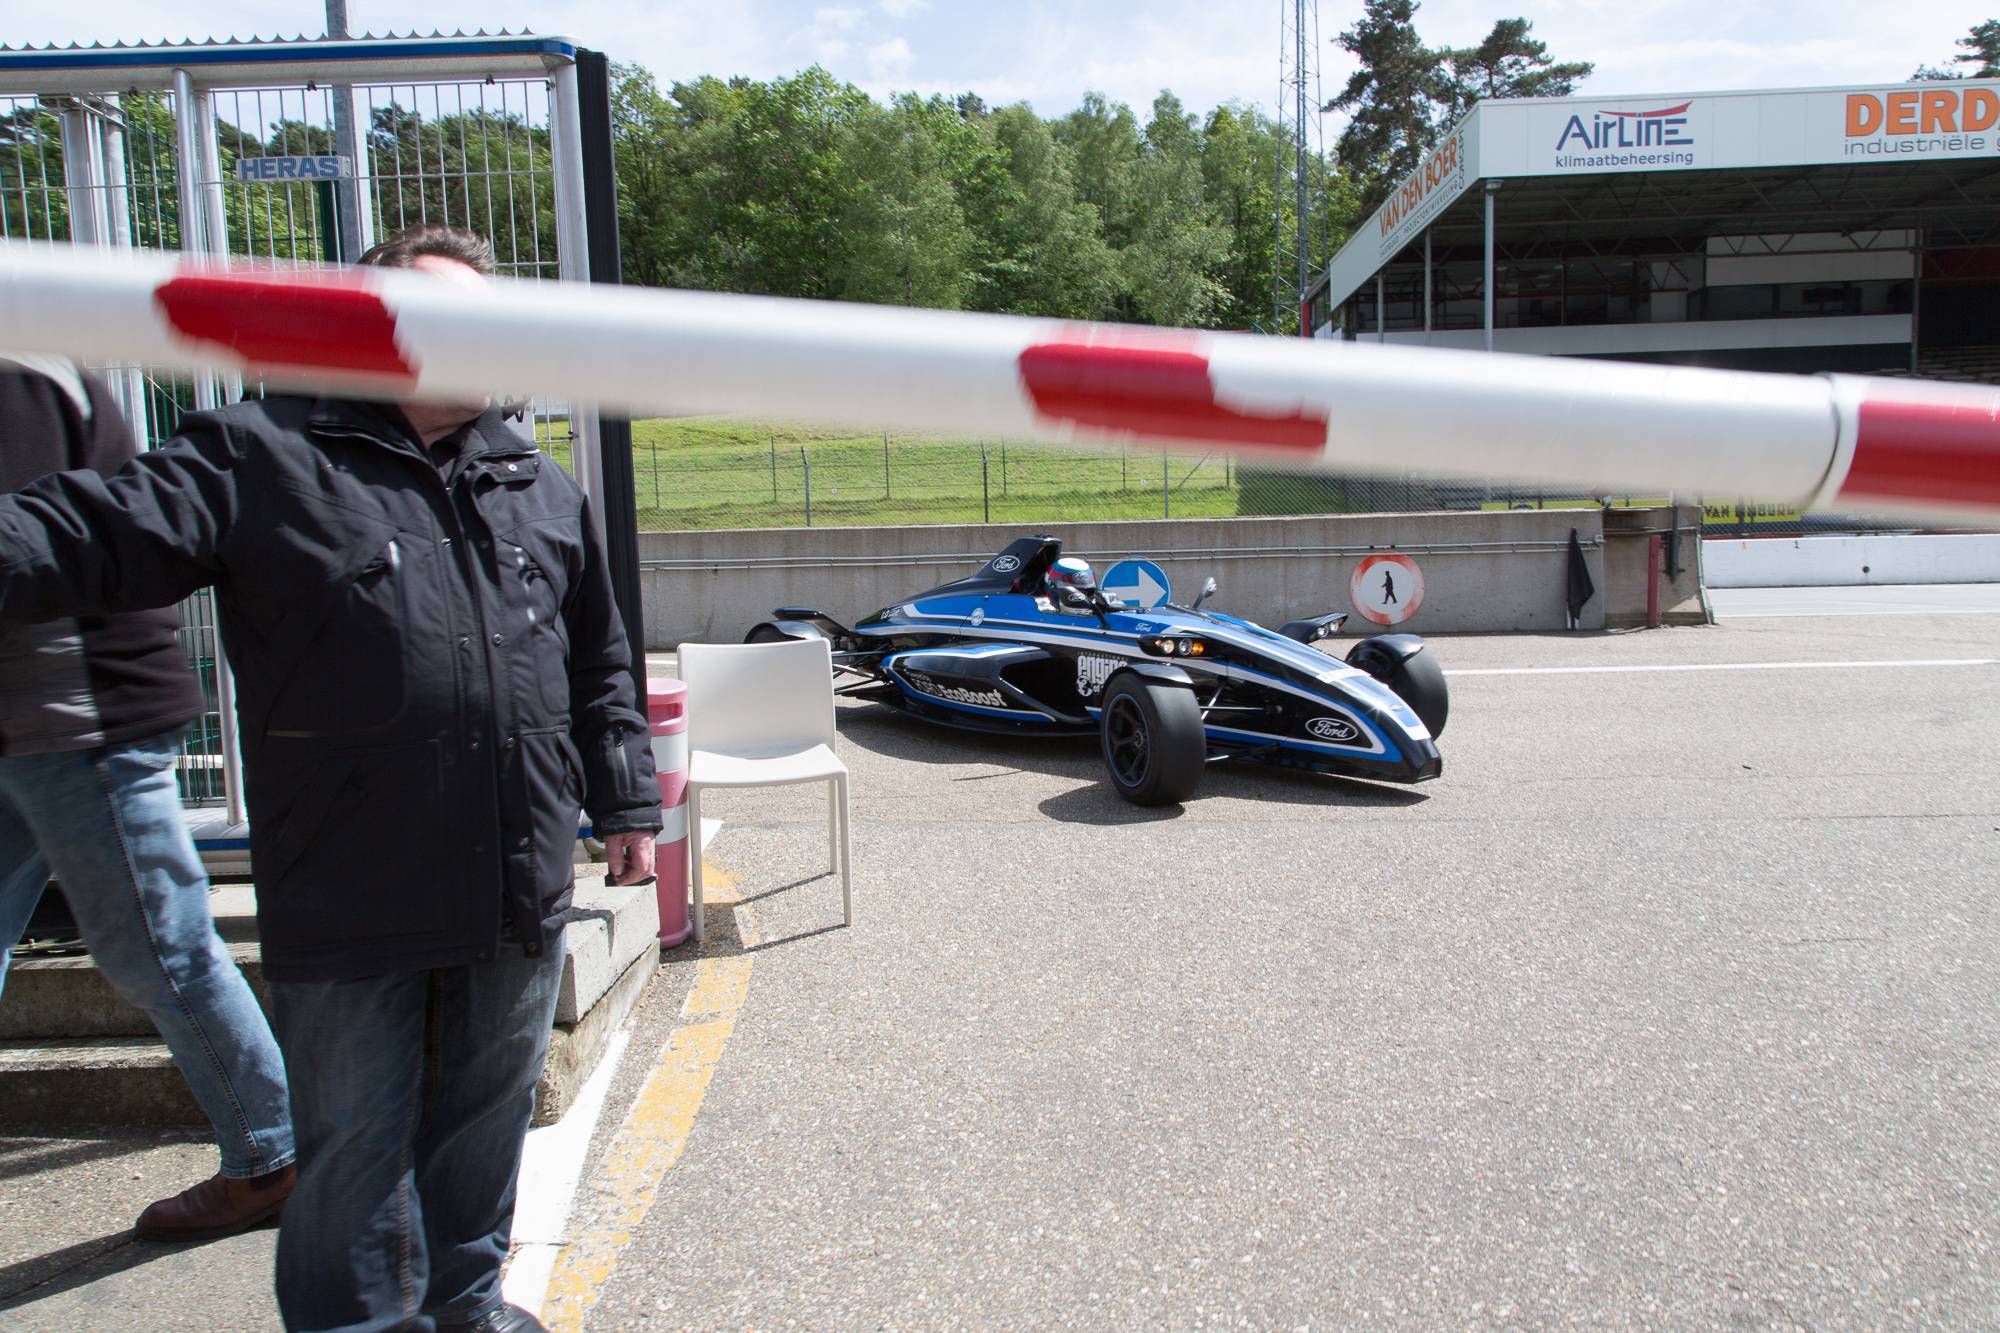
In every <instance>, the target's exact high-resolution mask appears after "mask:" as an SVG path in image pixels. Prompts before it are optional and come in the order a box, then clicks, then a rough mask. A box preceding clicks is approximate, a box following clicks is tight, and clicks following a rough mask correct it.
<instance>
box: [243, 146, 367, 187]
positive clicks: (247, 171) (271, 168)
mask: <svg viewBox="0 0 2000 1333" xmlns="http://www.w3.org/2000/svg"><path fill="white" fill-rule="evenodd" d="M353 174H354V164H353V163H352V162H350V161H349V160H348V159H347V158H344V157H338V156H335V155H334V154H332V153H325V154H320V155H317V156H312V157H239V158H237V159H236V179H237V180H240V181H319V180H332V179H334V178H335V177H337V176H352V175H353Z"/></svg>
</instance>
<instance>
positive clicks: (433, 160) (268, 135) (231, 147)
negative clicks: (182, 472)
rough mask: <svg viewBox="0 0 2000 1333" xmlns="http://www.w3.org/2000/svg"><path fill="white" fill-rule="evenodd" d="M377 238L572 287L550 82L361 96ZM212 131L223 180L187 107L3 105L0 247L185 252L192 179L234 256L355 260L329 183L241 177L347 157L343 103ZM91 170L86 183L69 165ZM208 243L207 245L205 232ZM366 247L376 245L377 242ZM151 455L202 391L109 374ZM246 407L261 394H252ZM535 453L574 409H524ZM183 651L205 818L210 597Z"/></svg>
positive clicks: (216, 686) (84, 98)
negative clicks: (198, 713)
mask: <svg viewBox="0 0 2000 1333" xmlns="http://www.w3.org/2000/svg"><path fill="white" fill-rule="evenodd" d="M354 94H355V107H356V112H357V115H356V124H357V131H358V133H359V136H360V141H361V155H360V160H359V163H358V170H357V174H358V175H359V176H361V177H362V178H363V179H364V182H365V184H366V186H367V196H366V197H367V200H368V205H369V207H368V217H367V222H368V224H370V226H371V227H372V232H373V234H374V235H375V236H376V237H382V236H388V235H391V234H393V233H395V232H397V231H400V230H402V229H404V228H406V227H410V226H415V225H419V224H422V223H427V222H440V223H449V224H454V225H458V226H466V227H471V228H473V229H474V230H477V231H479V232H480V233H481V234H483V235H485V236H486V237H487V238H488V239H489V240H491V241H492V242H493V246H494V251H495V255H496V258H497V260H498V262H499V268H500V271H501V272H502V273H503V274H505V275H507V276H509V277H522V278H548V279H552V278H554V277H556V276H557V272H558V267H559V257H558V253H557V236H556V233H557V228H556V219H555V208H556V204H555V184H554V167H553V162H552V148H551V141H550V103H551V90H550V83H549V81H548V80H547V79H543V78H487V79H484V80H454V81H443V82H429V81H417V82H398V83H393V84H378V85H361V86H356V87H355V89H354ZM195 96H196V97H197V98H198V99H200V104H201V105H200V108H199V109H200V110H201V111H202V112H203V114H204V115H205V116H207V117H208V118H209V119H211V120H212V123H213V127H214V128H213V143H214V149H215V153H214V157H213V163H212V167H211V166H210V165H205V164H203V163H202V162H199V161H197V162H195V163H193V164H191V165H189V164H183V163H182V161H181V155H180V142H179V136H178V133H177V118H178V117H181V116H183V115H185V114H186V111H187V108H182V107H180V106H179V105H178V104H177V100H176V98H175V96H174V94H173V93H172V92H168V91H146V90H133V91H128V92H126V93H123V94H121V95H115V96H114V95H96V94H90V95H69V94H48V95H37V94H6V95H0V243H4V242H6V241H8V240H27V241H80V242H94V243H97V244H101V245H108V246H113V247H123V246H127V245H129V246H132V247H134V248H137V249H140V250H153V251H162V250H164V251H173V250H180V249H182V248H184V247H183V239H184V238H183V234H182V225H183V218H182V212H183V198H184V191H183V189H182V184H183V182H182V179H181V177H182V174H183V171H184V170H185V171H187V172H188V173H189V176H190V181H189V183H190V184H193V185H195V186H197V187H200V188H201V189H205V190H212V191H215V192H216V195H217V197H218V198H219V201H220V207H219V211H218V213H217V216H216V217H215V218H214V219H213V220H212V221H211V222H210V224H209V225H210V226H213V227H219V229H220V232H221V235H222V243H223V247H224V248H226V249H227V250H228V251H229V252H230V253H232V254H236V255H244V256H250V257H255V258H258V259H262V260H266V261H269V262H271V263H274V264H278V265H301V264H317V263H321V262H325V261H328V260H331V259H336V258H338V256H339V254H340V253H341V236H340V230H339V229H340V225H341V224H340V216H339V209H338V207H337V206H336V201H335V196H334V189H335V187H334V184H333V182H332V181H331V180H323V179H322V180H310V181H308V180H286V179H281V180H267V179H263V178H260V177H253V176H251V175H249V174H247V173H241V172H239V171H238V170H237V164H238V163H239V162H242V161H244V160H245V159H252V158H258V157H264V156H291V155H311V154H332V153H334V152H335V147H336V144H335V133H334V122H335V102H334V100H333V99H334V93H333V90H332V88H330V87H328V86H325V85H319V84H315V85H312V86H308V87H296V86H263V87H245V88H225V89H214V90H200V91H197V93H196V94H195ZM73 163H74V164H76V165H75V167H74V169H72V164H73ZM196 230H197V233H198V229H196ZM362 239H364V240H365V239H366V236H365V235H364V237H363V238H362ZM91 369H92V370H94V371H97V372H98V373H100V374H102V375H103V376H104V377H105V378H106V379H107V381H108V382H109V383H110V384H111V387H112V391H113V394H114V396H115V397H116V398H117V400H118V402H119V405H120V407H121V408H122V409H123V410H124V412H125V414H126V415H127V417H128V418H129V419H130V420H131V422H132V425H133V429H134V432H135V434H136V435H137V437H138V439H139V441H140V442H141V444H142V445H145V446H150V445H151V444H152V443H155V442H157V441H160V440H164V439H167V438H168V437H170V436H171V435H172V434H173V433H174V431H175V429H176V428H177V425H178V423H179V421H180V418H181V415H182V414H183V413H185V412H188V411H192V410H194V409H195V408H196V407H197V406H198V394H197V390H196V383H195V380H194V379H192V378H189V377H185V376H178V377H177V376H170V375H159V374H156V373H154V372H151V371H148V370H145V369H143V368H141V367H138V366H132V365H95V366H92V367H91ZM242 391H243V393H244V394H245V395H246V396H250V397H256V396H258V395H259V394H261V393H262V392H263V388H262V386H261V385H259V384H255V383H249V384H244V385H242ZM526 415H527V417H528V420H529V422H530V424H531V425H532V428H533V432H534V436H535V439H536V442H537V443H538V445H539V446H540V447H541V448H542V449H544V450H545V451H547V452H548V453H550V454H552V455H556V456H558V457H560V459H561V460H562V461H563V462H564V463H565V464H567V463H568V459H569V452H570V449H569V446H570V439H571V435H570V421H569V414H568V411H567V409H566V408H565V407H564V406H563V405H561V404H555V403H548V402H543V401H537V402H535V403H534V404H532V406H530V407H529V408H528V409H527V412H526ZM180 622H181V623H180V639H181V644H182V647H183V648H184V649H185V651H186V653H187V656H188V661H189V664H190V665H191V666H192V667H193V668H194V670H195V673H196V675H197V677H198V678H199V680H200V683H201V688H202V691H203V694H204V696H205V697H206V699H207V703H208V711H207V712H205V713H204V714H203V716H202V717H200V718H198V719H197V720H196V721H195V723H194V724H193V725H192V726H191V727H190V728H189V729H188V731H187V733H186V735H185V737H184V739H183V742H182V758H181V763H180V766H179V770H178V777H179V781H180V786H181V793H182V796H183V798H184V799H185V800H186V801H188V802H189V803H191V804H196V805H206V804H213V803H218V802H221V801H222V800H223V798H224V795H225V785H224V768H225V758H224V749H225V742H224V731H223V727H222V718H221V708H222V706H223V704H222V701H221V698H220V679H219V676H218V671H217V662H218V657H219V653H218V647H219V645H218V640H217V635H216V628H215V611H214V605H213V597H212V596H211V595H210V594H208V593H206V592H204V593H200V594H197V595H196V596H195V597H194V598H192V599H190V600H189V601H188V602H187V603H186V604H184V605H183V606H182V607H181V609H180Z"/></svg>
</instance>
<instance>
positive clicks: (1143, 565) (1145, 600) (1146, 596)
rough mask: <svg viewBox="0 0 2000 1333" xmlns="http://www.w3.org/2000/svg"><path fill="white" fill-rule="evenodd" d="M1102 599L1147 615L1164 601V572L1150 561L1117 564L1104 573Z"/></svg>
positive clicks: (1166, 586)
mask: <svg viewBox="0 0 2000 1333" xmlns="http://www.w3.org/2000/svg"><path fill="white" fill-rule="evenodd" d="M1101 586H1102V587H1103V589H1104V595H1105V596H1106V597H1109V598H1110V599H1111V600H1112V601H1114V602H1123V603H1124V604H1125V605H1126V606H1130V607H1135V608H1137V609H1138V610H1141V611H1150V610H1152V609H1153V608H1154V607H1156V606H1158V605H1159V604H1160V603H1161V602H1164V601H1166V600H1167V597H1168V596H1169V595H1170V594H1171V592H1172V588H1171V587H1170V585H1169V584H1168V582H1167V571H1166V570H1164V569H1161V568H1160V567H1159V566H1158V565H1156V564H1154V563H1153V562H1152V561H1150V560H1120V561H1119V562H1118V563H1117V564H1115V565H1113V566H1112V567H1111V568H1110V569H1107V570H1106V571H1104V581H1103V584H1102V585H1101Z"/></svg>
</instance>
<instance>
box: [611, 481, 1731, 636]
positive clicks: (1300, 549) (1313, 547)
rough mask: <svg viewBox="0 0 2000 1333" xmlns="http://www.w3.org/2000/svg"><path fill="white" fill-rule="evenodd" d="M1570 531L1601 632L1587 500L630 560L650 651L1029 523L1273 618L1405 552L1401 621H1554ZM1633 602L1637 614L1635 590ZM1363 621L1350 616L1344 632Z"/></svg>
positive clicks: (806, 544)
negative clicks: (1142, 562)
mask: <svg viewBox="0 0 2000 1333" xmlns="http://www.w3.org/2000/svg"><path fill="white" fill-rule="evenodd" d="M1572 528H1575V529H1576V532H1577V536H1578V538H1579V540H1580V541H1581V542H1582V543H1583V551H1584V559H1585V562H1586V564H1587V565H1588V567H1589V569H1590V575H1591V579H1592V581H1593V582H1594V583H1595V584H1596V586H1597V588H1598V595H1597V596H1595V597H1593V598H1592V599H1591V600H1590V602H1589V603H1588V604H1586V605H1585V607H1584V609H1583V616H1582V625H1581V627H1582V628H1584V629H1601V628H1603V627H1604V625H1605V617H1606V607H1607V604H1609V605H1614V606H1618V607H1629V606H1630V604H1631V602H1632V598H1633V592H1632V590H1631V589H1607V587H1606V573H1605V534H1604V520H1603V511H1600V510H1596V509H1576V510H1554V509H1551V510H1514V511H1509V512H1499V513H1432V514H1366V515H1341V516H1335V517H1324V518H1228V519H1188V520H1173V521H1158V520H1156V521H1150V522H1132V523H1047V524H1041V525H1038V526H1017V525H997V524H996V525H980V524H972V525H968V526H963V527H947V526H938V527H889V528H782V529H768V530H760V529H733V530H727V531H717V532H671V533H668V532H645V533H641V534H639V556H640V561H641V564H642V568H643V574H642V579H643V583H644V588H645V599H646V603H645V616H646V634H647V640H648V642H647V647H648V648H651V649H654V650H660V649H668V648H673V647H675V646H677V645H678V644H680V643H681V642H682V641H684V640H693V641H696V642H721V643H733V642H737V641H740V640H741V639H742V637H743V635H744V634H745V633H746V632H747V631H748V630H749V629H750V627H751V626H753V625H755V624H756V623H757V622H758V621H760V620H764V619H767V618H768V617H769V615H770V612H771V610H772V608H774V607H779V606H811V607H816V608H817V609H819V610H822V611H825V612H826V613H827V614H829V615H831V616H833V617H835V618H836V619H838V620H841V621H844V622H846V623H848V624H852V623H853V622H854V621H855V620H858V619H860V618H861V617H864V616H866V615H869V614H870V613H872V612H874V611H875V610H877V609H879V608H881V607H883V606H887V605H889V604H891V603H893V602H896V601H899V600H901V599H903V598H905V597H907V596H909V595H910V594H911V593H914V592H920V591H922V590H923V589H925V588H928V587H931V586H934V585H936V584H938V583H942V582H945V581H946V580H948V579H954V578H959V577H962V576H964V575H966V574H970V573H972V572H973V570H974V569H976V568H977V567H978V566H979V565H980V564H981V563H982V562H984V561H985V560H987V559H988V558H990V557H991V556H992V555H993V554H994V553H995V552H997V551H999V550H1000V549H1001V548H1002V547H1003V546H1005V545H1006V544H1007V543H1008V542H1009V541H1011V540H1012V539H1013V538H1015V537H1018V536H1021V535H1024V534H1026V533H1029V532H1034V531H1043V532H1049V533H1052V534H1054V535H1055V536H1058V537H1060V538H1062V540H1063V544H1064V549H1065V550H1066V551H1067V552H1069V553H1071V554H1075V555H1081V556H1084V557H1085V558H1086V559H1089V560H1090V561H1092V562H1093V563H1094V564H1096V565H1097V567H1098V569H1099V570H1100V571H1102V570H1103V569H1105V568H1106V567H1107V566H1108V565H1110V564H1111V562H1113V561H1115V560H1118V559H1122V558H1124V557H1127V556H1137V557H1145V558H1148V559H1152V560H1154V561H1156V562H1158V563H1159V564H1160V565H1161V566H1162V567H1164V568H1165V570H1166V572H1167V574H1168V576H1169V578H1171V579H1172V581H1173V588H1174V598H1175V600H1177V601H1181V602H1186V601H1189V600H1191V599H1192V598H1193V597H1194V595H1195V593H1196V592H1198V591H1199V590H1200V588H1201V581H1202V579H1203V578H1204V577H1206V576H1209V575H1213V576H1214V577H1215V580H1216V582H1217V583H1218V584H1219V585H1220V590H1219V591H1218V592H1217V593H1216V594H1215V596H1214V597H1213V598H1211V599H1210V601H1209V603H1208V605H1209V606H1210V607H1212V608H1214V609H1215V610H1218V611H1224V612H1227V613H1229V614H1231V615H1240V616H1244V617H1246V618H1248V619H1251V620H1255V621H1258V622H1260V623H1264V624H1270V625H1276V624H1279V623H1281V622H1283V621H1286V620H1289V619H1292V618H1294V617H1297V616H1306V615H1317V614H1322V613H1325V612H1328V611H1348V612H1353V611H1354V610H1355V606H1354V601H1353V599H1352V598H1351V596H1350V595H1349V590H1348V581H1349V577H1350V576H1351V575H1352V573H1353V572H1354V569H1355V566H1356V565H1357V564H1358V563H1359V562H1360V561H1361V560H1363V559H1365V558H1366V557H1367V556H1368V555H1369V554H1371V553H1375V552H1382V551H1388V550H1391V549H1393V550H1395V551H1397V552H1399V553H1402V554H1406V555H1408V556H1410V557H1411V558H1412V559H1414V560H1415V561H1416V562H1417V565H1418V568H1419V570H1420V571H1421V573H1422V576H1423V580H1424V590H1423V598H1422V601H1421V603H1420V604H1419V606H1418V609H1417V611H1416V612H1415V614H1414V615H1412V616H1411V617H1410V618H1409V619H1408V620H1407V621H1405V622H1403V623H1402V624H1400V625H1397V626H1395V627H1394V628H1396V629H1398V630H1408V631H1411V632H1414V633H1419V634H1445V633H1466V632H1475V631H1509V630H1511V631H1523V630H1527V631H1534V630H1561V629H1563V628H1564V621H1565V606H1564V590H1565V587H1566V583H1565V571H1566V569H1567V564H1566V562H1567V560H1568V542H1569V534H1570V529H1572ZM1642 544H1643V543H1642ZM1688 561H1689V564H1690V565H1692V564H1693V558H1692V555H1691V554H1690V556H1689V557H1688ZM1623 563H1625V564H1629V561H1626V562H1623ZM1620 577H1621V579H1626V578H1629V577H1631V576H1630V575H1629V574H1627V575H1621V576H1620ZM1688 586H1689V587H1692V586H1693V585H1692V584H1691V583H1690V584H1689V585H1688ZM1636 596H1637V599H1638V602H1637V604H1638V606H1639V607H1640V608H1641V610H1642V611H1643V608H1644V605H1645V591H1644V588H1643V587H1640V588H1638V590H1637V593H1636ZM1371 628H1372V627H1370V626H1369V625H1368V623H1367V622H1366V621H1364V620H1363V619H1362V617H1361V616H1359V615H1355V617H1354V619H1353V620H1352V621H1351V622H1350V623H1349V626H1348V632H1349V633H1363V634H1365V633H1368V632H1370V631H1371Z"/></svg>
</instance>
